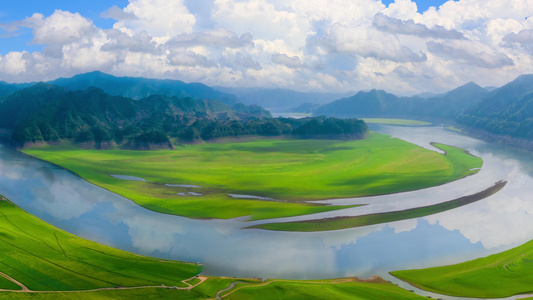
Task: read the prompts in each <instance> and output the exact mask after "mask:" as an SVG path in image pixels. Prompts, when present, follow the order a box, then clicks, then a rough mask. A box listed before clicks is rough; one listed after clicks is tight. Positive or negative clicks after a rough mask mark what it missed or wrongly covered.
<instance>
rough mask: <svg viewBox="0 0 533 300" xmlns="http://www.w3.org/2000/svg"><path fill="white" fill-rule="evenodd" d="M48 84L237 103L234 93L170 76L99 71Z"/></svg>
mask: <svg viewBox="0 0 533 300" xmlns="http://www.w3.org/2000/svg"><path fill="white" fill-rule="evenodd" d="M48 83H50V84H54V85H58V86H62V87H66V88H69V89H70V90H73V91H74V90H85V89H87V88H89V87H91V86H94V87H98V88H100V89H102V90H103V91H104V92H106V93H108V94H110V95H113V96H124V97H128V98H132V99H141V98H146V97H148V96H152V95H166V96H177V97H180V98H185V97H190V98H194V99H211V100H218V101H221V102H224V103H226V104H230V105H232V104H235V103H236V98H235V96H234V95H230V94H227V93H222V92H219V91H217V90H215V89H213V88H211V87H209V86H207V85H205V84H202V83H196V82H193V83H185V82H183V81H179V80H171V79H152V78H142V77H116V76H113V75H109V74H105V73H102V72H99V71H95V72H90V73H84V74H79V75H75V76H73V77H70V78H59V79H56V80H53V81H49V82H48Z"/></svg>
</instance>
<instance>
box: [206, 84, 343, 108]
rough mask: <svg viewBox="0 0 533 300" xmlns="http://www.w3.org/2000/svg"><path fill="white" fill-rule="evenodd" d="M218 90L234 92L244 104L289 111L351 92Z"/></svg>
mask: <svg viewBox="0 0 533 300" xmlns="http://www.w3.org/2000/svg"><path fill="white" fill-rule="evenodd" d="M215 89H216V90H219V91H222V92H225V93H229V94H233V95H235V96H236V97H237V101H238V102H241V103H244V104H248V105H250V104H257V105H260V106H262V107H265V108H266V109H268V110H270V111H272V112H287V111H289V110H290V109H291V108H293V107H296V106H299V105H302V104H304V103H313V104H326V103H329V102H331V101H334V100H336V99H339V98H341V97H346V96H348V95H349V94H350V93H318V92H298V91H293V90H289V89H266V88H228V87H215Z"/></svg>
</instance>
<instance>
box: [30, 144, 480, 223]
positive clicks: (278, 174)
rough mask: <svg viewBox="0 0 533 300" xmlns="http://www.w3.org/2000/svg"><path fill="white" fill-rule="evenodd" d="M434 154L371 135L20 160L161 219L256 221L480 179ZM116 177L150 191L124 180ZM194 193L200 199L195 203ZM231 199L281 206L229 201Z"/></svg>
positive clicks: (67, 151)
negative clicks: (47, 165)
mask: <svg viewBox="0 0 533 300" xmlns="http://www.w3.org/2000/svg"><path fill="white" fill-rule="evenodd" d="M435 146H436V147H438V148H440V149H442V150H444V151H445V152H446V153H445V154H441V153H438V152H435V151H431V150H427V149H425V148H422V147H419V146H416V145H414V144H411V143H408V142H405V141H403V140H400V139H397V138H391V137H390V136H387V135H383V134H378V133H370V134H369V135H368V137H367V138H365V139H363V140H356V141H339V140H280V139H255V140H244V141H233V142H225V143H205V144H197V145H182V146H181V147H178V148H177V149H176V150H159V151H132V150H105V151H102V150H83V149H79V148H74V147H47V148H34V149H25V150H23V151H24V152H25V153H27V154H29V155H32V156H35V157H37V158H40V159H43V160H46V161H49V162H52V163H54V164H57V165H59V166H62V167H64V168H66V169H68V170H71V171H72V172H74V173H76V174H78V175H79V176H81V177H82V178H84V179H86V180H88V181H89V182H91V183H93V184H96V185H98V186H100V187H103V188H105V189H107V190H109V191H111V192H114V193H117V194H120V195H122V196H124V197H126V198H129V199H131V200H133V201H134V202H135V203H137V204H139V205H141V206H143V207H145V208H148V209H151V210H154V211H157V212H161V213H168V214H176V215H181V216H185V217H191V218H221V219H227V218H235V217H241V216H250V217H251V219H252V220H259V219H269V218H281V217H290V216H298V215H305V214H313V213H318V212H325V211H331V210H338V209H344V208H349V207H353V206H330V205H323V204H317V203H313V202H311V203H308V202H304V201H313V200H322V199H332V198H347V197H361V196H372V195H379V194H390V193H398V192H405V191H412V190H418V189H423V188H428V187H432V186H436V185H440V184H444V183H447V182H450V181H454V180H457V179H460V178H463V177H465V176H468V175H471V174H475V173H476V172H478V171H479V170H478V169H479V168H480V167H481V166H482V164H483V162H482V160H481V159H480V158H478V157H475V156H472V155H470V154H469V153H467V152H465V151H464V150H463V149H459V148H455V147H450V146H446V145H440V144H436V145H435ZM111 175H127V176H135V177H139V178H143V179H145V180H147V181H146V182H142V181H131V180H121V179H117V178H114V177H112V176H111ZM167 184H170V185H193V186H198V187H180V186H167ZM191 192H192V193H198V194H201V196H192V195H191V194H189V193H191ZM180 194H181V195H180ZM228 194H238V195H253V196H258V197H264V198H271V199H276V200H278V201H268V200H266V201H265V200H251V199H233V198H231V197H230V196H229V195H228Z"/></svg>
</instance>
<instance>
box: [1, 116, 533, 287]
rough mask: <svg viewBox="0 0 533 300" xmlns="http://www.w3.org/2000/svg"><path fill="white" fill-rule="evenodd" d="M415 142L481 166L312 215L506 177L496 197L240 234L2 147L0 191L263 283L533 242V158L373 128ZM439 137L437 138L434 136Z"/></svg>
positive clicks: (408, 201)
mask: <svg viewBox="0 0 533 300" xmlns="http://www.w3.org/2000/svg"><path fill="white" fill-rule="evenodd" d="M379 130H380V131H382V132H386V133H390V134H391V135H393V136H398V137H400V138H403V139H406V140H408V141H411V142H416V143H419V144H420V145H426V146H427V145H429V142H432V141H436V142H440V143H445V144H450V145H454V146H459V147H463V148H467V149H469V150H470V151H471V152H472V153H474V154H476V155H479V156H481V157H482V158H483V160H484V161H485V164H484V166H483V168H482V170H481V171H480V172H479V173H478V174H477V175H474V176H470V177H467V178H465V179H462V180H459V181H456V182H452V183H450V184H447V185H443V186H439V187H434V188H430V189H425V190H420V191H414V192H408V193H400V194H395V195H386V196H378V197H371V198H365V199H354V200H347V199H343V200H331V201H328V202H330V203H334V204H347V203H370V205H368V206H364V207H358V208H353V209H346V210H341V211H335V212H328V213H323V214H316V215H313V216H303V217H296V218H287V219H283V221H287V220H292V219H305V218H317V217H323V216H335V215H337V214H348V215H358V214H366V213H371V212H380V211H391V210H398V209H406V208H411V207H417V206H426V205H432V204H436V203H439V202H442V201H447V200H452V199H454V198H458V197H461V196H464V195H468V194H473V193H476V192H479V191H481V190H483V189H485V188H487V187H489V186H491V185H493V184H494V183H495V182H496V181H498V180H502V179H503V180H508V184H507V186H506V187H505V188H504V189H503V190H501V191H500V192H499V193H497V194H495V195H493V196H491V197H489V198H487V199H484V200H481V201H478V202H476V203H473V204H470V205H467V206H463V207H461V208H459V209H455V210H451V211H447V212H443V213H439V214H436V215H432V216H428V217H425V218H420V219H414V220H405V221H399V222H394V223H390V224H381V225H374V226H368V227H363V228H354V229H345V230H338V231H330V232H317V233H291V232H272V231H265V230H243V229H241V228H243V227H246V226H249V225H252V224H254V222H244V221H245V220H246V219H247V218H246V217H244V218H237V219H231V220H194V219H187V218H183V217H178V216H172V215H165V214H159V213H155V212H152V211H149V210H146V209H144V208H142V207H140V206H138V205H136V204H134V203H133V202H131V201H129V200H127V199H124V198H122V197H120V196H117V195H115V194H112V193H110V192H108V191H105V190H103V189H100V188H97V187H95V186H93V185H92V184H89V183H87V182H85V181H83V180H81V179H79V178H78V177H77V176H75V175H73V174H72V173H70V172H68V171H65V170H62V169H59V168H57V167H55V166H52V165H50V164H47V163H44V162H42V161H38V160H35V159H31V158H28V157H25V156H23V155H21V154H20V153H17V152H14V151H12V150H9V149H5V148H3V147H2V148H0V192H1V193H4V194H5V196H8V197H9V198H11V199H12V200H13V201H14V202H15V203H17V204H18V205H20V206H21V207H22V208H24V209H26V210H27V211H29V212H30V213H32V214H35V215H37V216H38V217H40V218H42V219H44V220H45V221H47V222H50V223H52V224H53V225H56V226H58V227H60V228H63V229H65V230H68V231H70V232H73V233H74V234H79V235H81V236H83V237H87V238H90V239H93V240H95V241H98V242H102V243H106V244H109V245H113V246H115V247H119V248H122V249H125V250H130V251H135V252H137V253H141V254H148V255H154V256H158V257H163V258H173V259H178V260H186V261H201V262H203V263H204V270H205V273H207V274H210V275H225V276H260V277H267V278H274V277H279V278H327V277H341V276H369V275H374V274H379V273H380V272H381V273H383V272H387V271H391V270H394V269H402V268H411V267H425V266H432V265H437V264H444V263H453V262H458V261H462V260H466V259H471V258H475V257H479V256H483V255H487V254H490V253H493V252H495V251H501V250H502V249H506V248H510V247H512V246H515V245H517V244H519V243H523V242H525V241H527V240H529V239H530V238H531V237H533V218H531V214H532V212H533V199H532V198H533V196H531V195H530V194H531V193H530V191H529V189H528V187H530V186H533V179H532V177H531V176H530V175H529V172H531V171H532V170H533V166H532V165H531V163H530V159H529V158H530V157H529V156H527V155H530V154H527V153H526V154H524V153H520V152H513V151H511V150H506V149H503V150H502V148H501V147H499V146H494V145H490V144H486V143H484V142H480V141H477V140H475V139H471V138H467V137H464V136H462V135H459V134H456V133H452V132H449V131H446V130H444V129H442V128H434V127H424V128H405V127H394V126H384V127H381V128H380V129H379ZM437 138H438V140H434V139H437Z"/></svg>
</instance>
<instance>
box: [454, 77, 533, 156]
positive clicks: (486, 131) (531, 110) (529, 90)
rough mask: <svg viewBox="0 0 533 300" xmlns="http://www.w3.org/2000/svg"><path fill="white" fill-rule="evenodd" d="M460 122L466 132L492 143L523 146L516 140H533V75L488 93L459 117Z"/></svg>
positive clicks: (519, 78) (520, 78)
mask: <svg viewBox="0 0 533 300" xmlns="http://www.w3.org/2000/svg"><path fill="white" fill-rule="evenodd" d="M457 122H458V123H459V124H461V125H463V126H465V130H466V131H467V132H470V133H476V134H477V135H480V136H486V137H487V138H488V139H490V140H496V141H499V140H501V141H505V142H508V143H512V144H520V143H517V142H516V140H517V139H518V140H519V139H527V140H533V75H522V76H519V77H518V78H517V79H515V80H514V81H512V82H509V83H508V84H506V85H504V86H502V87H500V88H498V89H496V90H493V91H492V92H490V93H488V94H487V95H486V96H485V97H483V98H482V99H480V100H479V101H478V102H477V103H475V104H474V105H472V106H471V107H469V108H468V109H467V110H466V111H465V112H464V113H463V114H461V115H460V116H458V118H457ZM511 141H513V142H511ZM528 147H529V146H528Z"/></svg>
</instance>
